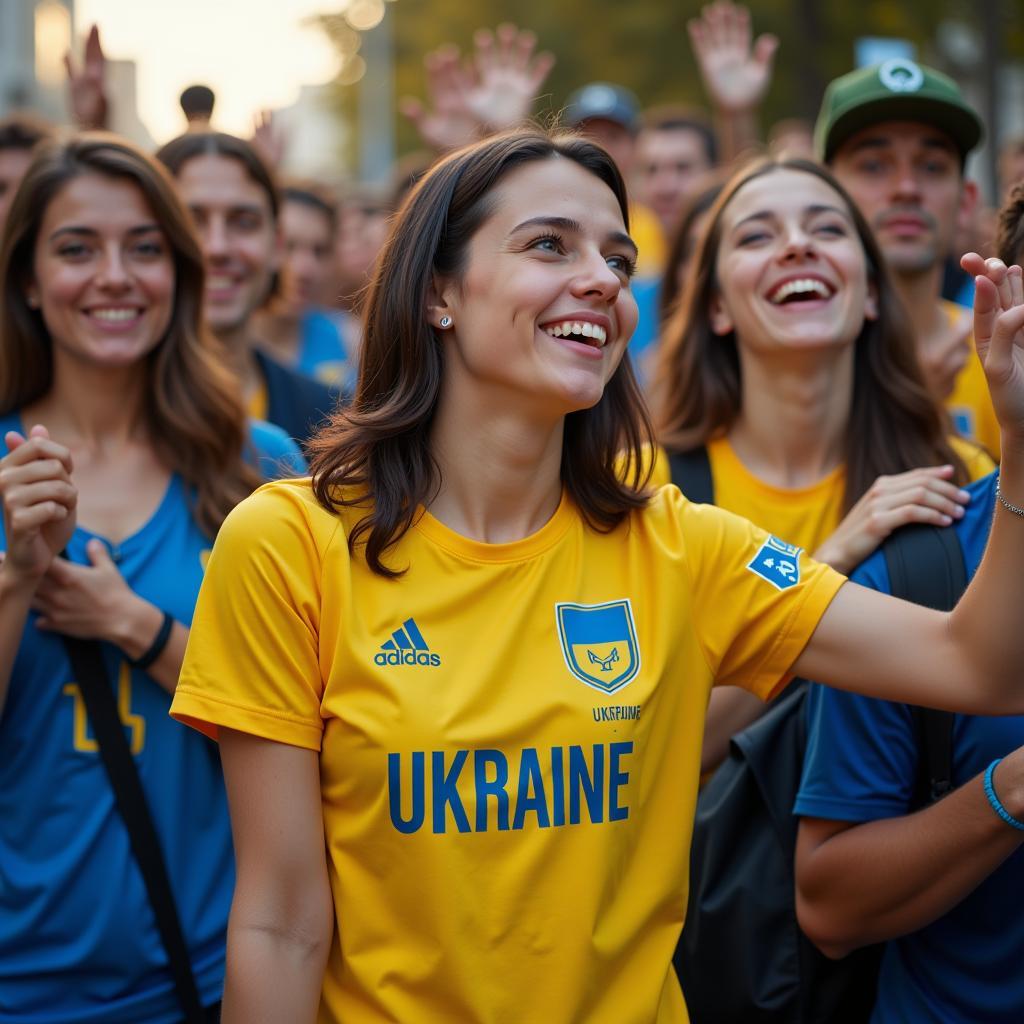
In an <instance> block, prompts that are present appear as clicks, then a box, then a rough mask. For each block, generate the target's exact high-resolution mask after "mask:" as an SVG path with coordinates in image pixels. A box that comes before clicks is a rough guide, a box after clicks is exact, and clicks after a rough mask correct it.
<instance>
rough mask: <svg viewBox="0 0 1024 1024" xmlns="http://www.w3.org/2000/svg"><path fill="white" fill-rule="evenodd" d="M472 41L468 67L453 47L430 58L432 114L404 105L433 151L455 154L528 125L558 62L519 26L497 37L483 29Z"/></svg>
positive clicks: (411, 102)
mask: <svg viewBox="0 0 1024 1024" xmlns="http://www.w3.org/2000/svg"><path fill="white" fill-rule="evenodd" d="M473 41H474V54H473V56H472V58H470V59H468V60H466V61H465V62H463V60H462V56H461V54H460V53H459V49H458V47H457V46H455V45H453V44H451V43H448V44H446V45H445V46H442V47H440V48H439V49H437V50H435V51H434V52H432V53H428V54H427V56H426V58H425V59H424V67H425V68H426V72H427V92H428V93H429V96H430V109H427V108H426V107H425V106H424V105H423V104H422V103H421V102H420V101H419V100H417V99H413V98H411V97H406V98H405V99H403V100H402V101H401V104H400V109H401V111H402V113H403V114H404V115H405V116H406V117H407V118H409V120H410V121H412V123H413V124H414V125H415V126H416V129H417V131H418V132H419V133H420V136H421V137H422V139H423V141H424V142H425V143H426V144H427V145H429V146H431V147H432V148H433V149H437V150H440V151H445V150H449V149H455V148H457V147H458V146H462V145H465V144H466V143H469V142H473V141H474V140H475V139H478V138H480V137H482V136H483V135H486V134H488V133H489V132H494V131H502V130H504V129H505V128H511V127H513V126H515V125H517V124H519V123H520V122H522V121H524V120H525V119H526V118H527V117H528V116H529V114H530V110H531V108H532V106H533V103H534V100H535V99H536V97H537V93H538V91H539V90H540V88H541V86H542V85H543V83H544V80H545V79H546V78H547V76H548V74H549V72H550V71H551V68H552V67H553V66H554V63H555V59H554V57H553V56H552V55H551V54H549V53H539V54H538V53H535V52H534V51H535V50H536V46H537V37H536V36H535V35H534V34H533V33H532V32H529V31H525V30H524V31H520V30H519V29H518V28H516V26H515V25H508V24H505V25H500V26H499V27H498V30H497V32H496V33H492V32H490V31H489V30H487V29H480V30H479V31H478V32H477V33H476V35H475V36H474V40H473Z"/></svg>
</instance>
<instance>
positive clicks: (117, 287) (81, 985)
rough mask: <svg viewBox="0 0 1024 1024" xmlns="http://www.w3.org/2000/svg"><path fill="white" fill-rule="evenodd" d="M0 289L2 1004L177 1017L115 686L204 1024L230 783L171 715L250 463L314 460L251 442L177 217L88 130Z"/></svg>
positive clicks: (32, 192) (226, 885)
mask: <svg viewBox="0 0 1024 1024" xmlns="http://www.w3.org/2000/svg"><path fill="white" fill-rule="evenodd" d="M0 286H2V289H3V291H2V299H0V456H2V457H0V503H2V508H3V525H2V529H0V550H2V552H3V558H2V562H0V752H2V754H0V863H3V865H4V895H3V906H4V927H3V928H2V929H0V989H2V990H3V992H4V1009H5V1011H7V1012H8V1013H11V1014H13V1016H14V1017H16V1018H17V1019H19V1020H25V1021H32V1022H35V1021H42V1020H46V1019H54V1018H57V1019H61V1020H79V1021H82V1022H88V1024H115V1022H116V1024H129V1022H131V1024H140V1022H144V1024H149V1022H157V1021H167V1020H175V1019H180V1017H181V1014H182V1012H183V1011H185V1010H187V1009H188V1008H189V1007H188V1005H187V1004H186V1002H184V1001H183V1002H182V1004H181V1005H179V1000H178V998H177V994H176V987H175V985H174V984H172V978H174V977H178V978H180V977H181V973H179V970H178V969H177V967H180V966H181V965H177V967H176V968H175V969H173V970H172V969H171V968H170V967H169V965H168V963H167V959H166V957H165V954H164V948H163V947H162V944H161V938H162V936H163V935H164V934H165V933H164V932H163V929H162V928H160V929H158V927H157V923H156V921H155V920H154V912H153V908H152V907H151V905H150V891H149V886H148V884H144V883H143V877H142V875H141V873H140V870H139V865H138V864H137V863H136V861H135V855H134V854H135V851H136V850H137V847H136V846H135V843H134V842H133V841H131V840H130V839H129V829H128V828H127V827H126V822H125V820H124V819H123V818H122V816H121V814H120V809H121V808H120V805H119V804H116V803H115V798H114V793H113V790H112V787H111V782H110V780H109V779H108V777H107V773H106V771H105V768H104V764H105V762H106V757H107V756H108V755H109V754H110V751H109V749H108V747H107V746H106V745H105V741H101V740H99V739H98V737H99V736H100V730H99V728H98V725H97V722H96V720H95V719H94V717H93V716H94V713H95V710H96V709H95V705H90V706H88V707H87V702H88V700H89V694H90V692H91V693H93V694H95V693H97V692H99V693H102V692H104V691H110V693H111V697H110V702H111V705H113V703H114V700H115V695H116V708H117V710H116V711H115V710H114V708H113V707H111V708H110V712H111V715H112V716H114V715H118V714H119V716H120V718H121V720H122V722H123V724H124V726H125V729H126V732H127V735H128V737H129V742H130V745H131V754H132V755H133V756H134V758H133V759H134V762H135V764H136V765H137V770H138V782H139V785H140V786H141V791H142V794H143V803H144V804H145V805H147V806H148V808H149V812H150V816H151V817H152V820H153V823H154V827H155V829H156V834H157V835H158V836H159V840H158V845H159V847H160V849H161V850H162V852H163V855H164V856H165V858H166V861H167V874H168V875H169V886H170V893H168V894H166V896H165V898H164V899H163V900H162V904H161V905H163V906H167V905H171V906H176V907H177V908H178V911H179V914H180V922H181V923H180V930H181V932H182V934H183V945H184V947H185V949H186V951H187V952H186V953H185V955H184V956H183V958H182V960H183V962H184V967H185V970H184V974H185V976H186V977H189V978H190V979H191V982H192V988H191V991H190V993H189V998H190V999H191V1001H192V1002H193V1003H194V1004H195V1006H194V1007H192V1009H193V1010H195V1011H196V1012H199V1003H200V1002H201V1003H203V1004H206V1005H210V1004H214V1003H216V1002H217V1001H218V1000H219V998H220V990H221V986H222V980H223V963H224V955H223V950H224V933H225V930H226V924H227V911H228V902H229V898H230V890H231V880H232V879H231V873H232V862H233V861H232V852H231V837H230V833H229V829H228V823H227V820H226V807H225V794H224V787H223V780H222V778H221V774H220V769H219V766H218V765H217V762H216V760H215V759H213V758H211V757H210V756H209V751H207V750H205V749H203V743H202V742H196V739H195V737H194V736H192V735H190V734H189V733H188V732H187V731H186V730H184V729H180V728H178V727H177V726H175V724H174V723H173V722H171V721H170V719H168V717H167V709H168V706H169V704H170V695H169V693H168V691H169V690H171V689H173V687H174V684H175V681H176V680H177V676H178V670H179V668H180V666H181V661H182V658H183V656H184V649H185V641H186V638H187V634H188V624H189V622H190V621H191V618H192V611H193V607H194V603H195V598H196V594H197V592H198V589H199V583H200V580H201V578H202V573H203V564H204V558H205V555H206V553H207V551H208V549H209V547H210V545H211V543H212V539H213V535H214V534H215V533H216V532H217V530H218V528H219V527H220V524H221V522H222V520H223V519H224V517H225V516H226V515H227V513H228V511H229V509H230V508H231V507H232V506H233V505H234V504H235V503H236V502H237V501H239V500H240V499H242V498H243V497H245V496H246V495H247V494H248V493H249V492H250V491H251V490H252V489H253V488H254V487H255V486H256V485H257V484H258V483H259V480H260V476H259V474H258V473H257V472H256V470H255V467H254V466H251V465H250V464H248V463H247V461H246V456H248V457H249V458H251V459H252V461H254V462H255V461H256V459H257V458H259V457H263V456H267V457H269V458H268V461H270V462H273V460H274V458H276V457H282V456H283V457H291V458H292V459H293V460H295V461H293V466H294V468H295V469H299V470H301V468H302V464H301V460H300V459H297V458H296V457H297V455H298V453H297V450H296V449H295V448H294V446H293V445H291V444H290V443H289V442H288V441H287V439H286V438H285V437H284V436H283V435H280V434H279V433H276V432H274V431H273V430H272V428H269V427H268V426H267V425H266V424H262V425H259V424H252V425H251V426H247V423H246V420H245V416H244V413H243V410H242V400H241V395H240V393H239V391H238V388H237V385H236V383H235V381H234V379H233V378H232V377H231V376H230V375H229V374H228V373H227V372H226V371H225V370H224V369H223V367H222V366H221V364H220V361H219V358H218V356H219V353H218V349H217V344H216V342H215V341H214V340H213V338H212V336H211V335H210V334H208V333H207V332H206V331H205V329H204V328H203V326H202V324H201V322H200V315H201V309H202V289H203V265H202V257H201V255H200V252H199V246H198V244H197V242H196V239H195V237H194V236H193V234H192V231H191V228H190V226H189V221H188V217H187V215H186V213H185V210H184V208H183V207H182V206H181V204H180V203H179V201H178V199H177V198H176V196H175V193H174V188H173V186H172V184H171V182H170V180H169V179H168V177H167V175H166V174H165V173H164V172H163V171H162V170H161V169H160V168H159V167H158V165H156V164H155V163H154V162H153V161H152V160H150V159H149V158H148V157H146V156H145V155H143V154H142V153H140V152H138V151H137V150H135V149H133V148H132V147H131V146H129V145H127V144H125V143H123V142H121V141H119V140H118V139H116V138H114V137H113V136H83V137H80V138H76V139H73V140H71V141H69V142H65V143H62V144H51V145H48V146H46V147H44V148H42V149H41V150H40V151H39V152H38V153H37V155H36V156H35V158H34V160H33V163H32V164H31V166H30V167H29V169H28V172H27V174H26V176H25V178H24V180H23V182H22V184H21V186H20V188H19V191H18V193H17V195H16V196H15V199H14V202H13V204H12V206H11V208H10V215H9V217H8V221H7V226H6V233H5V235H4V241H3V245H2V247H0ZM61 555H63V557H59V556H61ZM69 638H76V639H77V641H78V643H79V645H81V644H82V643H83V642H84V643H86V649H87V650H90V651H91V652H92V653H93V654H94V655H95V661H96V663H97V664H98V665H99V668H98V669H97V670H96V672H95V673H94V676H95V678H92V679H88V678H84V677H83V676H89V675H90V673H84V674H83V673H82V665H81V663H80V662H77V661H76V662H75V664H74V665H72V660H71V653H70V648H69V647H68V646H67V645H66V643H65V641H66V640H68V639H69ZM78 649H79V650H81V646H79V648H78ZM90 682H91V684H92V686H93V687H94V688H93V689H91V690H90V687H89V684H90ZM116 720H117V719H116V718H114V721H115V722H116ZM114 729H115V732H116V725H115V727H114ZM101 744H102V745H101ZM126 759H128V756H127V755H126ZM116 774H118V775H120V773H119V772H118V773H116ZM129 774H130V773H129ZM120 777H121V778H122V780H124V776H123V775H121V776H120ZM158 859H159V855H158ZM147 882H148V880H147ZM172 916H173V913H172ZM112 957H114V959H112ZM189 963H190V964H191V975H190V974H189V972H188V967H189ZM194 1019H195V1017H194V1016H192V1017H191V1018H190V1021H191V1020H194Z"/></svg>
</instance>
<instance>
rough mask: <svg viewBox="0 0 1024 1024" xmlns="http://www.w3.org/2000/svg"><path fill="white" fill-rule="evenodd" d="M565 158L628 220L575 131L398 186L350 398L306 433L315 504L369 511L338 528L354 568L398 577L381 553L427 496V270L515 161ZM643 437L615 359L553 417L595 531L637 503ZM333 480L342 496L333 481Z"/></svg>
mask: <svg viewBox="0 0 1024 1024" xmlns="http://www.w3.org/2000/svg"><path fill="white" fill-rule="evenodd" d="M559 158H560V159H564V160H572V161H573V162H574V163H576V164H578V165H579V166H580V167H582V168H584V169H585V170H586V171H588V172H589V173H591V174H593V175H595V177H597V178H599V179H600V180H601V181H603V182H604V183H605V184H606V185H607V186H608V187H609V188H610V189H611V191H612V192H613V193H614V195H615V198H616V200H617V201H618V204H619V209H620V210H621V212H622V219H623V223H624V224H625V225H626V226H627V229H628V226H629V213H628V206H627V200H626V188H625V185H624V184H623V181H622V177H621V175H620V174H619V171H618V169H617V168H616V166H615V163H614V162H613V161H612V159H611V157H609V156H608V154H607V153H605V151H604V150H603V149H601V148H599V147H598V146H595V145H593V144H592V143H589V142H585V141H584V140H582V139H580V138H577V137H575V136H565V135H562V136H555V135H548V134H546V133H544V132H541V131H533V130H520V131H515V132H509V133H506V134H503V135H498V136H493V137H491V138H488V139H485V140H484V141H482V142H478V143H476V144H475V145H472V146H467V147H466V148H464V149H461V150H458V151H456V152H455V153H452V154H450V155H449V156H448V157H446V158H445V159H444V160H442V161H440V162H439V163H438V164H436V165H435V166H434V167H432V168H431V169H430V170H429V171H428V172H427V173H426V174H425V175H424V177H423V178H422V179H421V180H420V181H419V182H418V183H417V184H416V186H415V187H414V188H413V189H412V191H411V192H410V193H409V194H408V196H407V197H406V199H405V202H404V203H403V205H402V207H401V209H400V210H399V212H398V214H397V215H396V218H395V222H394V224H393V226H392V229H391V233H390V235H389V237H388V240H387V242H386V243H385V245H384V248H383V250H382V251H381V254H380V256H379V257H378V260H377V264H376V266H375V268H374V273H373V276H372V280H371V282H370V287H369V291H368V294H367V300H366V307H365V311H364V315H363V348H362V356H361V359H360V373H359V386H358V388H357V391H356V396H355V400H354V401H353V403H352V404H351V405H350V406H348V407H347V408H343V409H340V410H339V411H338V412H336V413H335V415H334V416H333V418H332V419H331V421H330V423H329V424H328V426H327V427H326V428H324V430H322V431H321V433H320V434H319V435H318V436H317V437H316V438H315V439H314V440H313V441H312V443H311V446H310V447H311V450H312V452H313V460H312V465H311V468H312V472H313V489H314V491H315V493H316V496H317V499H318V501H319V502H320V503H321V504H322V505H323V506H324V507H325V508H327V509H329V510H332V511H339V510H341V509H342V508H347V507H352V506H365V507H368V509H369V511H368V512H367V514H366V515H365V516H364V517H363V518H362V519H360V520H359V522H358V523H357V524H356V526H355V527H354V529H353V530H352V533H351V535H350V537H349V547H350V548H351V549H353V550H354V548H355V544H356V543H357V542H358V541H363V542H365V557H366V561H367V564H368V565H369V566H370V568H371V569H372V570H373V571H374V572H375V573H378V574H380V575H382V576H398V575H400V573H399V572H396V571H395V570H392V569H389V568H388V567H387V566H385V565H384V563H383V562H382V556H383V555H384V554H385V553H386V552H387V551H388V549H390V548H391V547H393V546H394V545H395V544H396V543H397V542H398V541H399V540H400V539H401V538H402V536H403V535H404V534H405V532H406V530H408V529H409V527H410V526H411V525H412V523H413V521H414V519H415V517H416V515H417V511H418V509H419V508H420V506H422V505H426V504H428V503H429V502H430V500H431V498H432V497H433V496H434V495H435V494H436V493H437V488H438V486H439V483H440V475H439V469H438V466H437V463H436V462H435V460H434V458H433V456H432V455H431V451H430V429H431V425H432V423H433V420H434V415H435V412H436V410H437V404H438V398H439V395H440V392H441V381H442V378H443V375H444V358H445V356H444V346H443V345H441V344H440V342H439V339H438V337H437V335H436V333H435V331H434V329H433V328H432V327H431V326H430V324H428V322H427V317H426V309H427V303H428V296H429V291H430V288H431V285H432V282H433V280H434V278H435V276H437V277H449V278H451V277H458V276H459V275H460V274H461V273H462V271H463V270H464V269H465V261H466V251H467V247H468V245H469V242H470V239H471V238H472V237H473V235H474V234H475V233H476V231H477V230H478V229H479V228H480V226H481V225H482V224H483V223H484V222H485V221H486V220H487V218H488V217H489V216H490V215H491V212H492V209H493V206H492V202H493V193H494V190H495V188H496V187H497V186H498V185H499V184H500V183H501V181H502V180H503V179H504V178H505V177H506V176H507V175H508V174H509V173H511V172H512V171H514V170H515V169H516V168H518V167H522V166H524V165H525V164H529V163H533V162H538V161H543V160H552V159H559ZM652 436H653V432H652V428H651V424H650V420H649V418H648V416H647V412H646V409H645V406H644V403H643V399H642V397H641V394H640V390H639V387H638V386H637V382H636V378H635V376H634V374H633V369H632V367H631V365H630V362H629V360H628V359H627V358H623V360H622V362H621V363H620V364H619V366H618V368H617V369H616V371H615V373H614V374H613V375H612V377H611V379H610V380H609V382H608V384H607V386H606V387H605V390H604V394H603V395H602V397H601V399H600V401H598V403H597V404H596V405H595V406H593V407H592V408H590V409H583V410H580V411H578V412H573V413H570V414H569V415H568V416H567V417H566V420H565V433H564V440H563V446H562V464H561V475H562V482H563V485H564V487H565V489H566V491H567V492H568V495H569V497H570V498H571V499H572V500H573V502H574V503H575V504H576V506H577V507H578V508H579V509H580V511H581V513H582V515H583V516H584V518H585V520H586V521H587V523H588V524H589V525H590V526H591V527H592V528H594V529H597V530H601V531H608V530H611V529H613V528H614V527H615V526H616V525H618V524H619V523H620V522H621V521H622V520H623V518H624V517H625V516H626V515H627V514H628V513H629V512H630V511H632V510H633V509H637V508H641V507H642V506H643V505H644V504H645V503H646V501H647V497H646V492H645V491H644V490H643V485H644V483H645V481H646V478H647V476H648V475H649V467H647V468H645V467H644V462H645V461H647V462H649V461H650V460H649V459H648V460H644V459H643V458H642V452H643V449H644V446H645V445H647V444H649V443H650V441H651V439H652ZM342 488H345V491H344V492H343V491H342V490H341V489H342Z"/></svg>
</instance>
